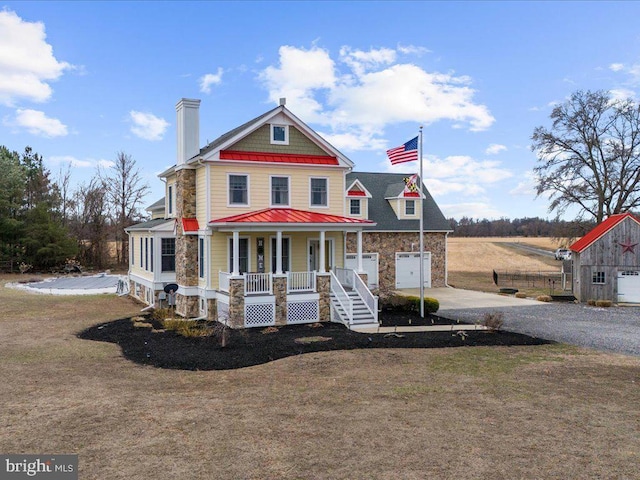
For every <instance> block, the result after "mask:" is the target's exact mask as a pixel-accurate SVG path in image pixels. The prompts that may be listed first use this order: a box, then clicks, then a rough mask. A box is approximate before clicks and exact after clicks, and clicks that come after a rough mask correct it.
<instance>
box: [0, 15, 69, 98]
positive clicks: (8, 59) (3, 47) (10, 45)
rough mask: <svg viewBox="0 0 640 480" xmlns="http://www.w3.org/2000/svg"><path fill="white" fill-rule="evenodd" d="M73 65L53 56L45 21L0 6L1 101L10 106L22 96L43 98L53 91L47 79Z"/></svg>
mask: <svg viewBox="0 0 640 480" xmlns="http://www.w3.org/2000/svg"><path fill="white" fill-rule="evenodd" d="M71 68H73V67H72V65H70V64H69V63H67V62H60V61H58V60H57V59H56V58H55V57H54V55H53V48H52V47H51V45H50V44H48V43H47V42H46V34H45V27H44V24H43V23H41V22H26V21H24V20H22V19H21V18H20V17H18V15H16V13H15V12H12V11H9V10H0V103H2V104H4V105H8V106H11V105H13V104H14V102H15V101H16V100H17V99H21V98H22V99H27V100H30V101H34V102H44V101H46V100H48V99H49V98H50V97H51V94H52V92H53V90H52V89H51V86H50V85H49V83H48V81H53V80H56V79H58V78H59V77H60V76H61V75H62V74H63V73H64V71H65V70H67V69H71Z"/></svg>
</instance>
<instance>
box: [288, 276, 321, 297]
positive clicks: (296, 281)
mask: <svg viewBox="0 0 640 480" xmlns="http://www.w3.org/2000/svg"><path fill="white" fill-rule="evenodd" d="M315 291H316V275H315V272H287V293H294V292H315Z"/></svg>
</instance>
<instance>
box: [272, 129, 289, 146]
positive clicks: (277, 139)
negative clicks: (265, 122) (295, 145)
mask: <svg viewBox="0 0 640 480" xmlns="http://www.w3.org/2000/svg"><path fill="white" fill-rule="evenodd" d="M271 143H272V144H273V145H289V125H275V124H271Z"/></svg>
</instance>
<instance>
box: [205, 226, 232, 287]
mask: <svg viewBox="0 0 640 480" xmlns="http://www.w3.org/2000/svg"><path fill="white" fill-rule="evenodd" d="M227 238H228V235H227V234H225V233H214V234H213V236H212V237H211V250H210V252H209V253H210V257H209V260H210V261H209V269H210V271H211V287H212V288H214V289H217V288H218V286H219V283H218V272H220V271H222V272H226V271H227V243H226V242H227V241H228V240H227Z"/></svg>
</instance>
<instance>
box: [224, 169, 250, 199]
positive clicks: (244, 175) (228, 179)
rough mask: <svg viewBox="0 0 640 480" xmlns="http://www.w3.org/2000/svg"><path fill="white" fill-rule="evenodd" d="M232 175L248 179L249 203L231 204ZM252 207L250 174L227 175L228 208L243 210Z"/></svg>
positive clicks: (231, 173) (230, 173)
mask: <svg viewBox="0 0 640 480" xmlns="http://www.w3.org/2000/svg"><path fill="white" fill-rule="evenodd" d="M232 175H233V176H238V177H247V203H231V188H230V185H229V182H230V180H231V176H232ZM250 205H251V179H250V178H249V174H248V173H233V172H229V173H227V207H231V208H238V207H240V208H243V207H248V206H250Z"/></svg>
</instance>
